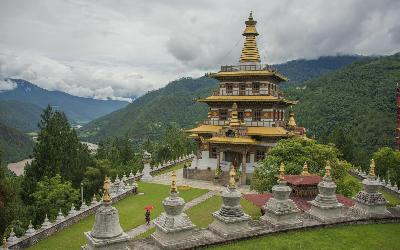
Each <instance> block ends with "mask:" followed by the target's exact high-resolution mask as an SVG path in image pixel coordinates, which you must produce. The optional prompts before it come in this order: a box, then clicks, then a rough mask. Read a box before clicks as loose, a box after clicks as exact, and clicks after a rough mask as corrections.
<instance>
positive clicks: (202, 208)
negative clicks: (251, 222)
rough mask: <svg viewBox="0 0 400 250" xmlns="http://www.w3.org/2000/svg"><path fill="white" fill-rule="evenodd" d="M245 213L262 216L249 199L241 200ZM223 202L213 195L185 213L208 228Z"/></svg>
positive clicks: (150, 232)
mask: <svg viewBox="0 0 400 250" xmlns="http://www.w3.org/2000/svg"><path fill="white" fill-rule="evenodd" d="M240 203H241V205H242V207H243V210H244V211H245V213H247V214H249V215H250V216H251V217H252V218H253V219H259V218H260V216H261V211H260V208H258V207H257V206H255V205H253V203H251V202H249V201H248V200H245V199H242V200H241V201H240ZM221 204H222V198H221V197H220V196H213V197H211V198H210V199H208V200H206V201H204V202H202V203H200V204H199V205H197V206H194V207H192V208H189V209H188V210H186V211H185V213H186V214H187V215H188V216H189V218H190V219H191V220H192V222H193V224H195V225H196V226H198V227H200V228H206V227H208V225H210V224H211V222H212V221H213V217H212V213H213V212H215V211H217V210H219V208H220V207H221ZM154 231H155V228H152V229H149V230H147V231H146V232H144V233H142V234H140V235H138V236H137V237H135V239H142V238H146V237H148V236H150V234H152V233H153V232H154Z"/></svg>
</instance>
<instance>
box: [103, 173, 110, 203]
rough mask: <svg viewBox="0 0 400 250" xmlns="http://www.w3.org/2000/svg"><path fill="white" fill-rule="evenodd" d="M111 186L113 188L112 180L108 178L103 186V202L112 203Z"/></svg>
mask: <svg viewBox="0 0 400 250" xmlns="http://www.w3.org/2000/svg"><path fill="white" fill-rule="evenodd" d="M110 186H111V181H110V178H108V177H107V176H106V177H105V179H104V184H103V202H110V201H111V196H110Z"/></svg>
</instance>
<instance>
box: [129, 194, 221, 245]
mask: <svg viewBox="0 0 400 250" xmlns="http://www.w3.org/2000/svg"><path fill="white" fill-rule="evenodd" d="M218 193H219V192H218V191H215V190H212V191H209V192H207V193H205V194H203V195H201V196H199V197H197V198H195V199H193V200H191V201H189V202H187V203H186V204H185V208H184V209H183V210H184V211H185V210H187V209H189V208H191V207H194V206H196V205H198V204H200V203H202V202H203V201H205V200H207V199H209V198H211V197H213V196H214V195H216V194H218ZM153 222H154V220H151V222H150V225H146V224H143V225H140V226H138V227H136V228H134V229H132V230H130V231H128V232H126V233H127V234H128V236H129V237H130V238H134V237H136V236H138V235H139V234H142V233H144V232H146V231H147V230H149V229H151V228H153V227H154V223H153Z"/></svg>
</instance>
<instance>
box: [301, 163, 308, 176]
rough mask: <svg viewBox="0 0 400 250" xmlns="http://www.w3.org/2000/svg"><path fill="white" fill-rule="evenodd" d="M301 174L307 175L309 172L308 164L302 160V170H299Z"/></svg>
mask: <svg viewBox="0 0 400 250" xmlns="http://www.w3.org/2000/svg"><path fill="white" fill-rule="evenodd" d="M301 175H302V176H309V175H310V173H309V172H308V165H307V162H304V166H303V172H301Z"/></svg>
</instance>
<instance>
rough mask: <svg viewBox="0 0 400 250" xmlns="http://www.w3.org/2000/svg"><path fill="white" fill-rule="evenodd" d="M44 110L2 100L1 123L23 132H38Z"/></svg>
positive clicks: (22, 103) (28, 104) (26, 104)
mask: <svg viewBox="0 0 400 250" xmlns="http://www.w3.org/2000/svg"><path fill="white" fill-rule="evenodd" d="M41 113H42V108H40V107H38V106H36V105H34V104H30V103H26V102H19V101H14V100H7V101H4V100H0V123H3V124H4V125H6V126H8V127H12V128H15V129H17V130H19V131H21V132H32V131H36V130H38V126H37V125H38V122H39V120H40V114H41Z"/></svg>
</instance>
